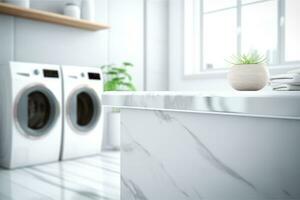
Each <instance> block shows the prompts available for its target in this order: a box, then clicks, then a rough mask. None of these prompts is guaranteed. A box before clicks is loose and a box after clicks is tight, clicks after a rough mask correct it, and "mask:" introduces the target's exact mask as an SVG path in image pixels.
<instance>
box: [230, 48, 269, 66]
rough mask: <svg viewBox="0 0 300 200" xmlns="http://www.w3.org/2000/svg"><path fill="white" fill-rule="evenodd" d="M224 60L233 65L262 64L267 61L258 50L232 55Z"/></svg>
mask: <svg viewBox="0 0 300 200" xmlns="http://www.w3.org/2000/svg"><path fill="white" fill-rule="evenodd" d="M226 62H228V63H230V64H233V65H251V64H263V63H266V62H267V57H266V56H265V55H262V54H259V53H258V51H251V52H249V53H247V54H241V55H233V56H231V57H230V60H229V61H228V60H226Z"/></svg>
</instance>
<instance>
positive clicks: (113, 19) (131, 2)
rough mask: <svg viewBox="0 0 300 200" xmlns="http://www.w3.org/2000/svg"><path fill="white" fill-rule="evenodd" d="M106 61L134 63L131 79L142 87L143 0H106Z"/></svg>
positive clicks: (141, 88) (140, 88)
mask: <svg viewBox="0 0 300 200" xmlns="http://www.w3.org/2000/svg"><path fill="white" fill-rule="evenodd" d="M108 10H109V16H108V23H109V25H110V26H111V29H110V31H109V38H108V44H109V48H108V55H109V58H108V62H109V63H115V64H118V63H121V62H124V61H128V62H131V63H133V64H134V68H133V69H132V75H133V77H134V79H133V81H134V83H135V85H136V86H137V89H138V90H143V89H144V1H143V0H125V1H124V0H108Z"/></svg>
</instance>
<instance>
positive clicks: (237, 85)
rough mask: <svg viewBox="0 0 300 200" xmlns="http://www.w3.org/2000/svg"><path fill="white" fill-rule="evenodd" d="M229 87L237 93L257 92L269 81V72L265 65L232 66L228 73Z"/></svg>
mask: <svg viewBox="0 0 300 200" xmlns="http://www.w3.org/2000/svg"><path fill="white" fill-rule="evenodd" d="M228 81H229V83H230V85H231V86H232V87H233V88H234V89H236V90H239V91H257V90H261V89H262V88H264V87H265V86H266V85H267V83H268V81H269V71H268V68H267V66H266V65H265V64H250V65H234V66H232V67H231V68H230V70H229V73H228Z"/></svg>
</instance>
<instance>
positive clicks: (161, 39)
mask: <svg viewBox="0 0 300 200" xmlns="http://www.w3.org/2000/svg"><path fill="white" fill-rule="evenodd" d="M145 12H146V26H145V30H146V35H145V36H146V43H145V51H146V54H145V55H146V57H145V71H146V77H145V79H146V80H145V89H146V90H154V91H157V90H168V64H169V60H168V58H169V46H168V42H169V41H168V37H169V35H168V34H169V26H168V24H169V21H168V18H169V1H168V0H147V1H146V11H145Z"/></svg>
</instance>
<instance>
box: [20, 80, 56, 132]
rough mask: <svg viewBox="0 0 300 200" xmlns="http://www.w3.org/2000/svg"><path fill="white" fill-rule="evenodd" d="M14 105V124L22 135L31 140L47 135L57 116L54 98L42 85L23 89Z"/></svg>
mask: <svg viewBox="0 0 300 200" xmlns="http://www.w3.org/2000/svg"><path fill="white" fill-rule="evenodd" d="M15 105H16V106H15V108H16V109H15V111H16V122H17V124H18V125H19V127H20V129H21V130H22V133H24V134H25V136H28V137H31V138H39V137H42V136H45V135H47V134H48V133H49V131H50V130H51V128H52V127H53V126H54V124H55V121H56V119H57V116H58V114H59V105H58V102H57V100H56V98H55V96H54V95H53V93H52V92H51V91H50V90H49V89H47V88H46V87H44V86H42V85H36V86H33V87H29V88H27V89H24V90H23V91H22V92H21V93H20V95H19V98H18V99H17V101H16V104H15Z"/></svg>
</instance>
